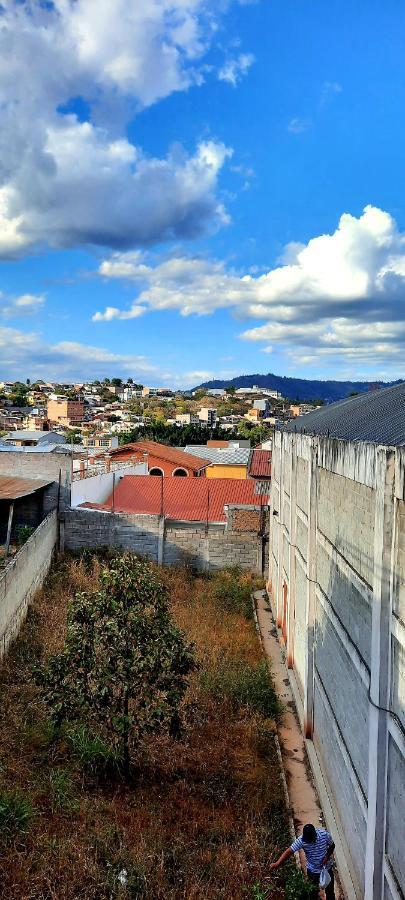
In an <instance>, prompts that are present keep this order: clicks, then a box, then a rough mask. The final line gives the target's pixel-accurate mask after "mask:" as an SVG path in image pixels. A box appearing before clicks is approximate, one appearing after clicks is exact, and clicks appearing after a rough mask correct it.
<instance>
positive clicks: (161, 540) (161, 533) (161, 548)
mask: <svg viewBox="0 0 405 900" xmlns="http://www.w3.org/2000/svg"><path fill="white" fill-rule="evenodd" d="M162 480H163V479H162ZM165 525H166V519H165V517H164V516H163V515H162V516H159V525H158V559H157V561H158V566H163V560H164V552H165V537H166V533H165Z"/></svg>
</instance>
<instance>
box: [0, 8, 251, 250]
mask: <svg viewBox="0 0 405 900" xmlns="http://www.w3.org/2000/svg"><path fill="white" fill-rule="evenodd" d="M221 9H223V7H221V5H218V4H216V3H214V0H143V2H142V3H141V2H139V0H97V2H95V0H53V2H52V3H43V2H41V0H27V2H24V3H21V2H19V0H5V2H3V3H2V5H1V7H0V108H1V118H2V123H1V131H0V256H3V257H13V256H18V255H19V254H22V253H24V252H26V251H27V250H28V249H29V248H31V247H33V246H38V245H39V246H41V245H43V244H50V245H52V246H57V247H67V246H77V245H81V244H96V245H102V246H108V247H111V248H121V249H123V248H129V247H136V246H148V245H150V244H153V243H156V242H160V241H162V240H166V239H170V238H182V237H194V236H196V235H198V234H200V233H202V232H204V230H206V229H207V227H209V224H210V223H211V222H213V223H215V222H216V223H221V222H225V221H226V220H227V219H226V213H225V211H224V209H223V206H222V205H221V203H220V202H219V200H218V198H217V196H216V192H217V182H218V175H219V172H220V170H221V168H222V166H223V164H224V162H225V159H226V157H227V154H228V151H227V150H226V148H225V147H223V145H222V144H221V143H220V142H215V141H206V142H202V143H201V144H200V145H199V146H198V147H197V148H196V149H195V151H194V152H192V153H191V154H189V155H187V154H185V152H184V151H182V150H181V149H180V148H176V149H173V150H172V151H171V152H170V153H169V154H168V155H166V156H165V157H163V158H158V159H155V158H151V157H149V156H147V155H145V154H144V153H143V151H142V148H141V147H140V146H134V144H132V143H131V142H130V141H129V140H128V137H127V124H128V122H129V121H131V120H132V119H133V118H134V116H135V115H136V113H137V112H139V111H140V110H141V109H143V108H144V107H146V106H149V105H151V104H153V103H156V102H157V101H159V100H161V99H162V98H164V97H167V96H168V95H170V94H171V93H172V92H173V91H183V90H187V89H188V88H189V87H191V86H192V85H198V84H200V83H201V82H202V81H203V79H204V77H205V74H206V68H207V67H206V64H205V61H204V58H205V54H206V52H207V50H208V49H209V47H210V45H211V43H212V40H213V38H214V36H215V33H216V30H217V28H218V24H219V18H220V15H221ZM248 60H249V57H248V55H247V54H245V55H243V54H241V57H240V58H239V60H238V67H239V68H238V72H239V73H242V72H243V71H244V70H246V68H247V67H248V65H249V61H248ZM235 77H236V75H235ZM79 108H80V109H81V114H80V116H79V115H78V112H77V110H78V109H79Z"/></svg>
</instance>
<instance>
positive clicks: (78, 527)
mask: <svg viewBox="0 0 405 900" xmlns="http://www.w3.org/2000/svg"><path fill="white" fill-rule="evenodd" d="M60 526H61V549H62V550H84V549H86V548H90V549H100V548H102V547H119V548H121V549H123V550H132V551H133V552H134V553H139V554H140V555H142V556H148V557H150V558H151V559H153V560H155V562H157V561H158V543H159V516H131V515H127V514H125V513H119V514H118V513H115V514H114V513H106V512H98V511H97V510H93V509H68V510H66V511H65V513H64V514H63V515H62V517H61V523H60Z"/></svg>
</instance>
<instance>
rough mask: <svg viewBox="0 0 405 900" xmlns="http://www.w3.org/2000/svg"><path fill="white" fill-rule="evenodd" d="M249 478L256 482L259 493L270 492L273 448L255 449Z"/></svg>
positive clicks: (251, 458)
mask: <svg viewBox="0 0 405 900" xmlns="http://www.w3.org/2000/svg"><path fill="white" fill-rule="evenodd" d="M248 476H249V478H252V479H253V480H254V481H255V483H256V491H257V493H262V492H264V493H265V494H268V493H269V492H270V483H271V450H261V449H259V448H257V449H256V450H253V452H252V454H251V457H250V461H249V470H248Z"/></svg>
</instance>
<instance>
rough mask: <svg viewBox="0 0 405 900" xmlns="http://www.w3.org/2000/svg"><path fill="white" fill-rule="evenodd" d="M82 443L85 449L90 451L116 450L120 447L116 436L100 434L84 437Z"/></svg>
mask: <svg viewBox="0 0 405 900" xmlns="http://www.w3.org/2000/svg"><path fill="white" fill-rule="evenodd" d="M82 443H83V447H86V448H87V449H89V450H99V449H103V450H105V449H110V450H115V448H116V447H118V437H117V436H116V435H112V434H103V433H100V432H98V433H97V434H86V435H83V439H82Z"/></svg>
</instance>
